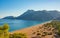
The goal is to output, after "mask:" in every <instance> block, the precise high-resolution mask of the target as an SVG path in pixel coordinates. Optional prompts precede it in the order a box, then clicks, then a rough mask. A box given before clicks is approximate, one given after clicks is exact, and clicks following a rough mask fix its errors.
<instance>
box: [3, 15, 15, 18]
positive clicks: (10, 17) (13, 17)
mask: <svg viewBox="0 0 60 38" xmlns="http://www.w3.org/2000/svg"><path fill="white" fill-rule="evenodd" d="M3 19H15V17H13V16H7V17H4V18H3Z"/></svg>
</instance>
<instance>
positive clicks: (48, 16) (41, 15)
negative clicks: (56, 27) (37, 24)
mask: <svg viewBox="0 0 60 38" xmlns="http://www.w3.org/2000/svg"><path fill="white" fill-rule="evenodd" d="M57 17H60V12H59V11H56V10H54V11H46V10H42V11H34V10H28V11H26V12H25V13H24V14H22V15H20V16H18V17H13V16H7V17H4V18H3V19H18V20H37V21H48V20H52V19H56V18H57Z"/></svg>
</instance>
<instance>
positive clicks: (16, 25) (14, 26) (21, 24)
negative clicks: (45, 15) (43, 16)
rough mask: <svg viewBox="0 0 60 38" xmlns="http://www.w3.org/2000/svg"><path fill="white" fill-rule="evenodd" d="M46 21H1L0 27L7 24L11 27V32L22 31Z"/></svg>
mask: <svg viewBox="0 0 60 38" xmlns="http://www.w3.org/2000/svg"><path fill="white" fill-rule="evenodd" d="M43 22H46V21H31V20H10V19H0V26H3V24H5V23H7V24H8V25H9V28H10V29H9V32H12V31H15V30H20V29H23V28H27V27H31V26H35V25H37V24H41V23H43Z"/></svg>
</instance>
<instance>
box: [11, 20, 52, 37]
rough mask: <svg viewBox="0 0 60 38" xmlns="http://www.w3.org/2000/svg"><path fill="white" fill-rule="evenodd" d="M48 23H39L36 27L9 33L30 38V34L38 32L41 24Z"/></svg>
mask: <svg viewBox="0 0 60 38" xmlns="http://www.w3.org/2000/svg"><path fill="white" fill-rule="evenodd" d="M50 22H51V21H48V22H44V23H41V24H38V25H35V26H32V27H28V28H24V29H21V30H16V31H13V32H11V33H25V34H26V35H27V37H28V38H30V37H31V36H32V33H33V32H35V31H37V30H38V27H42V26H43V24H46V23H50Z"/></svg>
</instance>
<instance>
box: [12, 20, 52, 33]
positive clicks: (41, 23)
mask: <svg viewBox="0 0 60 38" xmlns="http://www.w3.org/2000/svg"><path fill="white" fill-rule="evenodd" d="M51 21H52V20H50V21H46V22H43V23H40V24H37V25H35V26H30V27H27V28H23V29H20V30H24V29H28V28H32V27H37V26H42V25H43V24H46V23H50V22H51ZM16 31H19V30H15V31H12V33H13V32H16Z"/></svg>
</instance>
